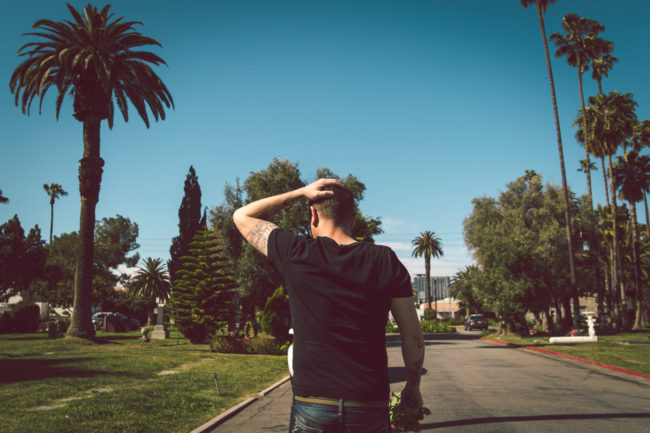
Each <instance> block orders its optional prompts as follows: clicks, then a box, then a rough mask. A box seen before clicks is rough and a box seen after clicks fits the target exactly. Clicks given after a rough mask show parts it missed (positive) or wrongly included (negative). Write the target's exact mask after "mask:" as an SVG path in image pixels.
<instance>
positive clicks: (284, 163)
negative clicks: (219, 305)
mask: <svg viewBox="0 0 650 433" xmlns="http://www.w3.org/2000/svg"><path fill="white" fill-rule="evenodd" d="M316 177H317V178H320V177H330V178H336V179H340V180H341V181H342V182H343V183H344V184H345V185H346V186H347V187H348V188H350V190H351V191H352V193H353V195H354V198H355V206H356V218H355V221H354V224H353V228H352V236H353V237H355V238H356V239H357V240H360V241H364V242H373V236H375V235H377V234H379V233H381V221H380V220H379V219H378V218H371V217H368V216H366V215H364V214H363V213H362V212H361V210H360V207H359V203H360V201H361V200H363V194H364V191H365V189H366V186H365V185H364V184H363V182H361V181H360V180H359V179H358V178H356V177H355V176H354V175H352V174H348V175H347V176H346V177H344V178H341V177H340V176H338V175H337V174H336V173H334V172H332V171H331V170H329V169H328V168H320V169H318V170H317V172H316ZM305 184H306V182H305V181H303V180H302V178H301V173H300V169H299V167H298V164H294V163H292V162H291V161H289V160H280V159H279V158H274V159H273V161H272V162H271V163H270V164H269V165H268V166H267V167H266V168H265V169H264V170H260V171H258V172H252V173H251V174H250V176H249V177H248V178H247V179H246V180H245V181H244V183H243V185H240V182H239V179H237V181H236V184H235V185H234V186H233V185H231V184H228V183H227V184H226V187H225V191H224V197H225V201H224V203H222V204H221V205H219V206H217V207H215V208H214V209H213V210H211V211H210V223H211V227H213V228H214V230H215V231H216V232H217V233H218V236H219V238H220V239H223V240H224V241H225V242H226V250H227V252H228V254H229V256H230V259H231V262H232V266H233V269H234V272H235V277H236V280H237V282H238V283H239V286H240V291H241V295H242V299H241V302H242V307H243V309H244V314H245V315H247V316H253V315H254V312H255V310H256V309H263V308H264V306H265V304H266V300H267V299H268V297H269V296H271V295H272V294H273V292H274V290H275V289H276V288H277V287H279V286H280V285H282V282H283V281H282V277H281V275H280V274H279V273H278V272H277V271H276V270H275V269H274V268H273V266H271V264H270V263H269V260H268V259H267V258H266V257H264V256H263V255H261V254H260V253H258V252H257V251H256V250H255V249H254V248H253V247H251V246H250V245H248V243H246V242H245V241H244V240H243V238H242V236H241V234H240V233H239V231H238V230H237V229H236V228H235V225H234V223H233V221H232V214H233V212H234V211H235V209H237V208H239V207H241V206H242V205H244V204H245V203H250V202H251V201H254V200H257V199H260V198H264V197H268V196H270V195H274V194H279V193H281V192H285V191H289V190H292V189H295V188H300V187H301V186H303V185H305ZM271 221H273V222H274V223H275V224H277V225H278V226H280V227H282V228H284V229H286V230H289V231H292V232H294V233H300V234H303V235H307V236H308V235H309V212H308V210H307V205H306V203H304V202H302V203H300V202H296V203H294V204H293V205H291V206H289V207H287V208H284V209H283V210H282V211H281V212H279V213H278V214H276V215H274V216H273V217H272V218H271Z"/></svg>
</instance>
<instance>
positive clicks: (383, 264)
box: [233, 179, 424, 433]
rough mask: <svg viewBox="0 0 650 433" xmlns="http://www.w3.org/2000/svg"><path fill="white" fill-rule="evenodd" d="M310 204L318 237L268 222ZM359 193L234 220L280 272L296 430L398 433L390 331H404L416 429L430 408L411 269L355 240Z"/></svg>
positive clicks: (308, 192)
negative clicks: (389, 325) (425, 402)
mask: <svg viewBox="0 0 650 433" xmlns="http://www.w3.org/2000/svg"><path fill="white" fill-rule="evenodd" d="M301 199H307V200H308V201H309V217H310V227H311V233H312V238H308V237H306V236H300V235H296V234H293V233H289V232H287V231H285V230H283V229H281V228H279V227H278V226H276V225H275V224H273V223H271V222H269V221H267V220H266V219H268V218H270V217H271V216H272V215H273V214H275V213H276V212H278V211H280V210H281V209H282V208H284V207H285V206H287V205H289V204H291V203H293V202H295V201H297V200H301ZM355 215H356V211H355V206H354V197H353V195H352V193H351V192H350V190H348V189H347V188H346V187H345V185H344V184H343V183H341V182H339V181H338V180H335V179H319V180H317V181H316V182H314V183H312V184H309V185H307V186H304V187H302V188H299V189H296V190H293V191H289V192H286V193H283V194H278V195H275V196H272V197H267V198H264V199H261V200H257V201H254V202H252V203H249V204H247V205H246V206H244V207H242V208H239V209H237V210H236V211H235V213H234V214H233V220H234V222H235V224H236V226H237V228H238V230H239V231H240V232H241V234H242V235H243V236H244V238H245V239H246V241H247V242H248V243H250V244H251V245H252V246H253V247H255V248H256V249H257V250H258V251H260V252H261V253H262V254H264V255H265V256H268V257H269V259H271V262H272V263H273V265H274V266H275V267H276V268H277V269H278V271H279V272H280V273H281V274H282V276H283V278H284V281H285V287H286V288H287V290H288V293H289V303H290V310H291V323H292V327H293V330H294V354H293V369H294V380H293V387H294V401H293V405H292V410H291V420H290V433H300V432H313V431H322V432H323V433H330V432H337V433H339V432H346V433H387V432H390V431H391V429H390V420H389V414H388V400H389V395H390V387H389V379H388V361H387V355H386V342H385V326H386V321H387V318H388V311H389V310H390V311H391V312H392V315H393V317H394V318H395V321H396V322H397V325H398V327H399V330H400V334H401V340H402V355H403V358H404V364H405V367H406V373H407V374H406V375H407V381H406V385H405V387H404V390H403V391H402V402H403V405H404V409H405V411H406V413H407V416H408V418H409V421H410V422H411V423H412V424H416V423H417V416H418V414H419V412H420V409H421V407H422V397H421V395H420V374H421V369H422V362H423V360H424V342H423V338H422V330H421V328H420V323H419V320H418V317H417V314H416V311H415V306H414V303H413V299H412V297H413V295H412V288H411V282H410V277H409V274H408V272H407V271H406V268H404V266H403V265H402V263H401V262H400V261H399V260H398V259H397V256H396V255H395V253H394V252H393V251H392V250H391V249H390V248H388V247H385V246H379V245H375V244H372V243H366V242H357V241H356V240H355V239H354V238H353V237H352V235H351V230H352V224H353V222H354V219H355Z"/></svg>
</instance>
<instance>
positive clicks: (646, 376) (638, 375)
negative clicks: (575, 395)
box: [481, 338, 650, 379]
mask: <svg viewBox="0 0 650 433" xmlns="http://www.w3.org/2000/svg"><path fill="white" fill-rule="evenodd" d="M481 341H487V342H489V343H496V344H503V345H505V346H510V347H518V348H521V349H527V350H532V351H535V352H541V353H546V354H549V355H555V356H561V357H563V358H567V359H571V360H574V361H578V362H583V363H585V364H591V365H595V366H597V367H602V368H607V369H609V370H614V371H618V372H619V373H625V374H630V375H632V376H637V377H643V378H645V379H650V374H644V373H639V372H638V371H632V370H627V369H625V368H620V367H614V366H613V365H609V364H604V363H602V362H598V361H592V360H590V359H585V358H580V357H579V356H574V355H568V354H566V353H562V352H554V351H552V350H547V349H542V348H539V347H533V346H522V345H520V344H515V343H508V342H506V341H499V340H490V339H487V338H481Z"/></svg>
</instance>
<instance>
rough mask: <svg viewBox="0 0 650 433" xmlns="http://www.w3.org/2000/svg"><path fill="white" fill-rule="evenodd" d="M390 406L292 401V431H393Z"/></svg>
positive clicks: (331, 432) (332, 432)
mask: <svg viewBox="0 0 650 433" xmlns="http://www.w3.org/2000/svg"><path fill="white" fill-rule="evenodd" d="M390 432H391V428H390V418H389V415H388V406H387V407H379V408H374V407H344V406H343V405H339V406H338V407H337V406H334V405H329V404H319V403H307V402H302V401H295V400H294V402H293V406H292V408H291V421H290V424H289V433H390Z"/></svg>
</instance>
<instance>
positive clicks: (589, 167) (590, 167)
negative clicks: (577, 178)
mask: <svg viewBox="0 0 650 433" xmlns="http://www.w3.org/2000/svg"><path fill="white" fill-rule="evenodd" d="M576 171H578V172H583V173H584V172H586V171H598V167H596V164H594V163H593V162H591V161H588V160H587V159H581V160H580V167H578V169H577V170H576Z"/></svg>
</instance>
